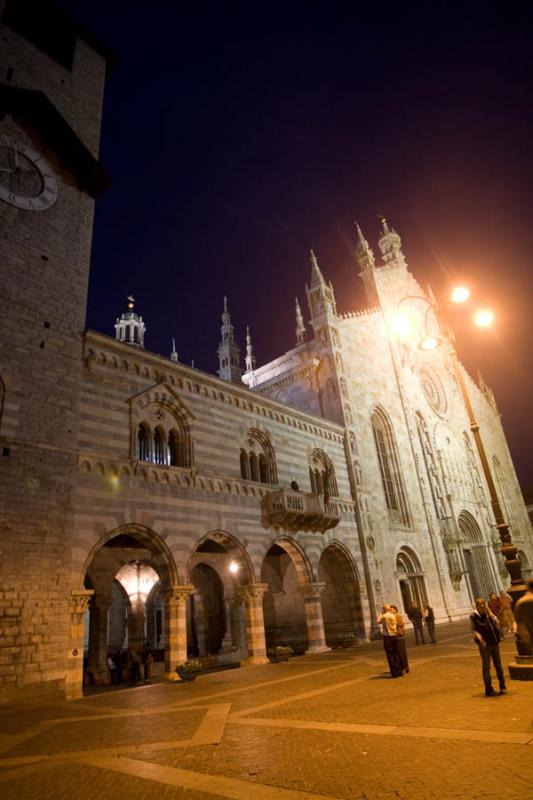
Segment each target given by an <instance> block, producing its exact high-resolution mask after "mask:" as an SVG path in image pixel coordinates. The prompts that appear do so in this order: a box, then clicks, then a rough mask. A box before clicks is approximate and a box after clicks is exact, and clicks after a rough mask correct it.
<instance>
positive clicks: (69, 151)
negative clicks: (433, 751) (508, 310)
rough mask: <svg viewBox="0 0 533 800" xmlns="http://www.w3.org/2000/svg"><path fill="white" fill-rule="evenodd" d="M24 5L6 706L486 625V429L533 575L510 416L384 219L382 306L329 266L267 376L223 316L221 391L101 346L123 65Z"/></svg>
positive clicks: (312, 280) (2, 561) (0, 160)
mask: <svg viewBox="0 0 533 800" xmlns="http://www.w3.org/2000/svg"><path fill="white" fill-rule="evenodd" d="M21 5H24V4H19V3H15V2H13V1H12V0H11V1H10V0H7V2H4V3H1V4H0V12H1V13H2V20H1V33H2V37H3V44H4V47H3V49H2V54H1V64H0V68H1V79H2V81H3V83H2V84H1V85H0V97H1V99H2V101H3V104H2V111H3V115H2V117H1V119H0V168H1V172H0V215H1V221H2V226H1V228H2V229H1V237H2V238H1V247H2V262H1V271H2V290H1V297H0V325H1V328H2V330H1V337H0V449H1V451H2V461H1V465H2V470H1V472H0V503H1V510H0V550H1V555H0V572H1V585H0V591H1V596H0V597H1V607H0V615H1V621H2V638H1V640H0V699H2V700H6V699H9V698H12V697H14V696H16V695H18V694H20V693H25V692H26V693H27V692H29V691H50V690H58V691H60V692H62V693H65V694H66V695H67V696H68V697H77V696H79V695H80V694H81V693H82V691H83V685H84V682H88V681H91V682H94V683H106V682H109V671H108V668H107V657H108V655H109V654H110V653H116V652H117V651H119V650H124V649H125V648H130V649H133V650H136V651H138V652H141V651H142V652H147V651H150V652H151V653H152V655H153V657H154V658H155V661H156V666H158V668H159V670H160V671H161V672H163V671H164V673H165V674H166V675H167V676H168V677H173V676H174V677H175V667H176V665H177V664H178V663H180V662H182V661H184V660H186V659H187V658H188V657H198V658H200V659H204V661H205V663H206V664H210V665H212V664H216V665H223V664H235V663H240V664H242V665H246V664H257V663H264V662H266V660H267V657H268V652H269V650H271V649H272V648H275V647H276V645H286V644H287V645H290V646H291V647H292V648H293V649H294V650H295V651H296V652H297V653H320V652H323V651H325V650H327V649H329V648H331V647H335V646H337V645H338V643H339V641H340V640H341V639H342V638H343V637H345V635H346V634H353V635H354V636H355V637H357V638H358V639H359V640H364V639H368V638H371V637H373V636H374V635H375V633H376V622H375V620H376V615H377V613H378V611H379V610H380V608H381V605H382V604H383V603H384V602H395V603H396V604H397V605H398V606H399V607H402V608H404V609H407V608H408V607H409V606H410V604H411V603H413V602H416V603H417V604H419V605H421V606H422V605H424V604H425V603H426V602H429V603H430V604H431V605H432V607H433V609H434V611H435V616H436V619H437V622H439V621H440V622H445V621H451V620H455V619H460V618H464V617H465V616H466V615H467V614H468V612H469V610H470V608H471V605H472V602H473V599H474V598H475V597H476V596H478V595H480V594H481V595H484V596H487V595H488V593H489V592H491V591H499V590H500V589H501V588H502V587H504V586H505V585H506V584H507V582H508V578H507V573H506V570H505V567H504V565H503V560H502V558H501V555H500V554H499V551H500V540H499V536H498V535H497V531H496V527H495V519H494V516H493V511H492V509H491V503H490V495H489V491H488V489H487V485H486V481H485V473H484V470H483V465H482V463H481V462H480V457H479V453H478V450H477V448H476V443H475V441H474V438H473V436H472V415H474V416H475V419H476V423H478V424H479V429H480V431H481V434H482V436H483V442H484V447H485V450H486V453H487V457H488V460H489V464H490V468H491V470H492V474H493V475H494V478H495V484H496V488H497V492H498V496H499V500H500V503H501V506H502V509H503V511H504V514H505V518H506V521H507V523H508V524H509V526H510V531H511V534H512V537H513V541H514V542H515V545H516V547H517V548H518V551H519V556H520V560H521V562H522V568H523V571H524V572H525V571H526V570H528V568H529V565H530V564H533V539H532V533H531V526H530V523H529V520H528V517H527V514H526V511H525V507H524V503H523V500H522V496H521V493H520V490H519V486H518V482H517V479H516V475H515V471H514V467H513V464H512V460H511V457H510V454H509V450H508V447H507V443H506V440H505V435H504V432H503V429H502V426H501V422H500V417H499V414H498V410H497V407H496V403H495V400H494V397H493V395H492V393H491V391H490V389H488V387H487V386H486V385H485V384H484V383H483V382H482V381H478V382H475V381H473V380H472V379H471V377H470V376H469V375H468V373H467V372H466V371H465V370H464V368H463V367H462V365H461V364H460V363H459V362H458V361H457V356H456V354H455V351H454V349H453V343H452V340H451V338H450V335H449V332H448V331H447V329H446V327H445V325H444V323H443V322H442V320H441V318H440V312H439V310H438V309H437V306H436V303H435V300H434V298H433V297H432V295H431V294H430V293H428V292H427V291H425V290H423V289H422V288H421V287H420V286H419V285H418V283H417V281H416V279H415V278H414V277H413V275H412V274H411V272H410V271H409V269H408V266H407V263H406V260H405V257H404V254H403V250H402V244H401V240H400V237H399V236H398V234H397V233H396V232H395V231H394V230H393V229H392V228H391V227H389V225H388V223H387V222H386V221H385V220H382V223H381V231H380V235H379V241H378V250H379V254H380V255H379V258H376V257H375V256H374V253H373V251H372V249H371V247H370V245H369V244H368V242H367V241H366V240H365V238H364V236H363V234H362V232H361V231H360V230H359V229H358V228H357V229H356V230H355V231H354V261H355V262H356V263H358V265H359V268H360V277H361V280H362V281H363V284H364V287H365V292H366V296H367V301H368V302H367V305H368V307H367V308H365V309H363V310H360V311H354V312H353V313H349V314H339V313H338V312H337V309H336V304H335V295H334V288H333V286H332V285H331V283H329V282H327V281H326V280H325V278H324V274H323V272H322V269H321V267H320V265H319V263H318V260H317V258H316V257H315V255H314V254H311V263H310V272H309V278H308V283H307V286H306V287H305V292H306V303H305V304H304V303H302V306H300V304H299V302H298V301H296V314H295V342H294V347H292V349H289V350H288V351H287V352H286V353H285V354H283V355H282V356H280V357H279V358H277V359H275V360H274V361H272V362H270V363H268V364H265V365H262V366H257V365H256V363H255V358H254V355H253V349H252V342H251V337H250V335H249V333H248V334H247V341H246V354H245V358H244V371H243V369H242V365H241V353H240V349H239V346H238V344H237V343H236V341H235V337H234V332H233V328H232V324H231V316H230V311H229V309H228V305H227V302H226V301H224V307H223V313H222V326H221V341H220V344H219V349H218V356H219V370H218V375H217V376H215V375H211V374H208V373H206V372H203V371H200V370H198V369H194V368H192V367H189V366H186V365H184V364H181V363H180V362H179V361H178V356H177V353H176V352H175V349H173V352H172V354H171V355H170V357H166V356H162V355H158V354H155V353H151V352H150V351H149V349H147V344H148V343H147V342H145V338H144V334H145V326H144V321H143V319H142V317H140V316H139V315H138V314H137V311H136V309H135V303H134V300H133V298H128V308H127V310H126V311H125V312H124V313H123V314H122V315H121V316H120V317H119V318H118V319H117V322H116V325H115V336H114V337H111V336H108V335H104V334H102V333H97V332H94V331H86V332H85V333H83V334H82V333H80V331H82V330H83V328H84V322H85V308H86V300H87V282H88V276H89V268H90V245H91V237H92V216H93V207H94V200H95V198H96V197H97V196H98V194H99V193H100V192H101V191H103V189H104V188H105V184H106V176H105V174H104V173H103V171H102V169H101V167H100V165H99V163H98V141H99V133H100V118H101V105H102V93H103V85H104V80H105V70H106V61H107V60H108V59H107V54H106V53H105V52H104V51H103V50H102V48H100V47H99V46H98V45H97V44H96V43H94V42H93V41H92V40H91V39H90V37H87V36H86V35H85V34H83V33H81V32H80V31H78V30H77V29H76V28H75V26H73V25H72V23H71V22H70V21H68V20H66V18H64V19H63V18H61V19H59V20H58V19H53V18H50V17H47V16H46V14H45V15H44V17H43V19H42V20H41V21H40V24H39V25H37V24H32V25H29V24H28V15H27V14H26V15H21V14H20V13H18V12H17V8H20V7H21ZM37 5H38V4H37ZM46 5H47V4H46V3H43V4H42V6H41V8H43V7H45V6H46ZM34 22H35V20H34ZM51 27H53V29H54V31H55V35H54V36H50V38H49V39H48V38H47V31H50V29H51ZM58 30H60V31H61V36H58V35H57V31H58ZM400 310H401V311H402V312H405V311H407V312H408V317H409V319H410V320H411V323H412V322H413V320H415V323H414V327H413V325H411V329H410V330H409V331H407V332H404V333H399V332H398V331H397V330H396V329H395V319H396V316H397V314H398V312H399V311H400ZM304 317H305V318H306V319H307V320H308V322H307V323H306V322H305V321H304ZM422 334H423V335H424V336H425V338H426V339H430V338H432V339H433V344H434V345H435V346H434V347H431V348H430V349H423V348H422V349H421V347H420V346H419V345H420V343H421V337H422ZM468 404H470V406H471V407H470V409H469V408H468Z"/></svg>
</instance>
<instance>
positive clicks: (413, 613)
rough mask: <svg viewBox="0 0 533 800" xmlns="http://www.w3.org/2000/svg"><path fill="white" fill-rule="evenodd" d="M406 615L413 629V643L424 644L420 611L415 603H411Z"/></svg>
mask: <svg viewBox="0 0 533 800" xmlns="http://www.w3.org/2000/svg"><path fill="white" fill-rule="evenodd" d="M407 616H408V617H409V619H410V620H411V622H412V624H413V628H414V629H415V644H416V645H419V644H425V643H426V641H425V639H424V626H423V625H422V612H421V610H420V608H419V606H418V604H417V603H411V605H410V606H409V611H408V612H407Z"/></svg>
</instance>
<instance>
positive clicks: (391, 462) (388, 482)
mask: <svg viewBox="0 0 533 800" xmlns="http://www.w3.org/2000/svg"><path fill="white" fill-rule="evenodd" d="M371 423H372V431H373V434H374V442H375V444H376V450H377V455H378V462H379V469H380V472H381V481H382V484H383V490H384V492H385V502H386V505H387V509H388V512H389V518H390V519H391V521H392V522H394V523H399V524H400V525H405V526H406V527H411V514H410V512H409V506H408V504H407V497H406V493H405V487H404V481H403V477H402V474H401V470H400V461H399V458H398V448H397V447H396V440H395V438H394V432H393V430H392V425H391V423H390V420H389V418H388V416H387V415H386V414H385V412H384V411H383V409H381V408H376V409H375V411H374V412H373V414H372V417H371Z"/></svg>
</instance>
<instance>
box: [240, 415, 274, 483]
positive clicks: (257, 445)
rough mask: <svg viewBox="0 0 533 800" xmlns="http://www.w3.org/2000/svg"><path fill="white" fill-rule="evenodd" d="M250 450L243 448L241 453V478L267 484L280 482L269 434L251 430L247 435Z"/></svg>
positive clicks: (254, 429) (255, 429)
mask: <svg viewBox="0 0 533 800" xmlns="http://www.w3.org/2000/svg"><path fill="white" fill-rule="evenodd" d="M246 438H247V441H246V444H247V446H248V447H249V448H250V449H249V450H247V449H245V448H244V447H241V449H240V452H239V458H240V468H241V478H242V479H243V480H250V481H258V482H260V483H266V484H276V483H277V482H278V476H277V469H276V459H275V456H274V449H273V447H272V445H271V443H270V439H269V437H268V436H267V434H265V433H263V432H262V431H260V430H258V429H257V428H251V429H250V430H249V431H248V433H247V437H246Z"/></svg>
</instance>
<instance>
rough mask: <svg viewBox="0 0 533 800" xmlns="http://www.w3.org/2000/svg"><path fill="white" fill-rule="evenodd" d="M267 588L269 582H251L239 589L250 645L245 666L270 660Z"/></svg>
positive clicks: (243, 662)
mask: <svg viewBox="0 0 533 800" xmlns="http://www.w3.org/2000/svg"><path fill="white" fill-rule="evenodd" d="M267 590H268V583H250V584H248V586H241V587H240V589H239V594H240V596H241V597H242V599H243V600H244V613H245V617H246V642H247V646H248V658H246V659H245V660H244V661H242V662H241V664H242V665H243V666H249V665H251V664H266V663H267V662H268V658H267V654H266V643H265V621H264V618H263V595H264V594H265V592H266V591H267Z"/></svg>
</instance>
